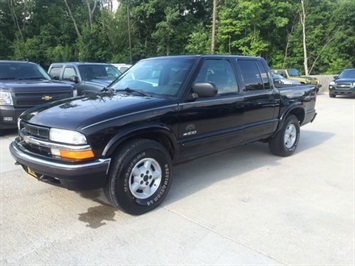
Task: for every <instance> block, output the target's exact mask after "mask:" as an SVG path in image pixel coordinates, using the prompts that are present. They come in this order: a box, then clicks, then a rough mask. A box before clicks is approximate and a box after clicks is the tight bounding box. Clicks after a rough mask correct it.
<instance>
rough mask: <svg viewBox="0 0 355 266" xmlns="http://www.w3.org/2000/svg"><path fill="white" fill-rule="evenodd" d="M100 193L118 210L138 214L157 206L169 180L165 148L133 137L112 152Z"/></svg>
mask: <svg viewBox="0 0 355 266" xmlns="http://www.w3.org/2000/svg"><path fill="white" fill-rule="evenodd" d="M112 160H113V161H112V163H111V166H110V170H109V175H108V180H107V182H106V184H105V186H104V192H105V195H106V197H107V199H108V200H109V201H110V203H111V204H112V205H113V206H114V207H116V208H119V209H121V210H122V211H124V212H126V213H129V214H132V215H140V214H143V213H146V212H148V211H151V210H153V209H154V208H156V207H158V206H159V204H160V203H161V202H162V201H163V200H164V198H165V197H166V195H167V193H168V191H169V189H170V185H171V182H172V161H171V157H170V155H169V153H168V152H167V150H166V149H165V148H164V147H163V146H162V145H160V144H159V143H157V142H155V141H153V140H148V139H135V140H132V141H130V142H128V143H127V144H125V145H124V146H122V148H121V149H120V150H119V151H118V152H117V153H116V154H115V155H114V157H113V159H112Z"/></svg>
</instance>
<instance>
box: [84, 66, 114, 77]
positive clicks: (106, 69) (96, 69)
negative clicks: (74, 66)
mask: <svg viewBox="0 0 355 266" xmlns="http://www.w3.org/2000/svg"><path fill="white" fill-rule="evenodd" d="M78 68H79V72H80V75H81V77H82V79H83V80H92V79H111V80H113V79H115V78H117V77H118V76H119V75H120V74H121V72H119V71H118V69H117V68H116V67H114V66H111V65H81V66H79V67H78Z"/></svg>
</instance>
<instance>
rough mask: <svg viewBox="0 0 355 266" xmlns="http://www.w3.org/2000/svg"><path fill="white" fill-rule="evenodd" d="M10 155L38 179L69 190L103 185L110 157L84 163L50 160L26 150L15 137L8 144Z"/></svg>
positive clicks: (94, 187)
mask: <svg viewBox="0 0 355 266" xmlns="http://www.w3.org/2000/svg"><path fill="white" fill-rule="evenodd" d="M9 149H10V153H11V155H12V157H13V158H14V159H15V160H16V162H18V163H19V164H20V165H22V167H23V168H24V169H25V170H27V171H28V168H30V170H31V172H34V173H35V174H36V176H37V178H38V180H40V181H44V182H47V183H50V184H53V185H57V186H60V187H64V188H67V189H70V190H82V189H96V188H101V187H103V186H104V184H105V182H106V178H107V173H108V169H109V166H110V161H111V159H110V158H107V159H97V160H95V161H91V162H85V163H82V162H81V163H70V162H68V163H67V162H58V161H51V160H50V159H46V158H42V157H39V156H38V155H36V154H32V153H31V152H29V151H27V150H26V149H25V148H24V147H23V146H22V145H21V142H20V141H19V138H16V139H15V140H14V141H13V142H12V143H11V144H10V147H9Z"/></svg>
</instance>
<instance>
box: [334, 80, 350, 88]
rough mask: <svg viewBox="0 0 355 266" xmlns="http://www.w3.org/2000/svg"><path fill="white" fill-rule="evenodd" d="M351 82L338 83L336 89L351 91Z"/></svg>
mask: <svg viewBox="0 0 355 266" xmlns="http://www.w3.org/2000/svg"><path fill="white" fill-rule="evenodd" d="M350 85H351V82H338V83H336V85H335V87H336V89H339V90H349V89H350Z"/></svg>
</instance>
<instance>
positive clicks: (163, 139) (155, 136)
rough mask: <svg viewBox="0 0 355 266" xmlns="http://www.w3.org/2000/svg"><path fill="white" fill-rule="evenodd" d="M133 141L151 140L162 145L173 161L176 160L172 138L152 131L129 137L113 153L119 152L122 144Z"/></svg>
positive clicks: (137, 133)
mask: <svg viewBox="0 0 355 266" xmlns="http://www.w3.org/2000/svg"><path fill="white" fill-rule="evenodd" d="M133 139H150V140H154V141H156V142H158V143H159V144H161V145H162V146H163V147H165V149H166V150H167V151H168V153H169V154H170V157H171V159H172V160H174V157H175V147H174V144H173V143H172V141H171V140H170V138H169V137H168V136H167V135H166V134H164V133H162V132H156V131H150V132H144V131H143V132H135V133H134V134H133V135H130V136H127V138H125V139H124V140H121V141H120V142H119V143H117V145H115V147H114V150H112V153H114V152H115V151H117V149H119V148H120V147H121V146H122V144H124V143H126V142H127V141H131V140H133Z"/></svg>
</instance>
